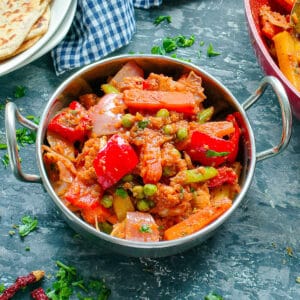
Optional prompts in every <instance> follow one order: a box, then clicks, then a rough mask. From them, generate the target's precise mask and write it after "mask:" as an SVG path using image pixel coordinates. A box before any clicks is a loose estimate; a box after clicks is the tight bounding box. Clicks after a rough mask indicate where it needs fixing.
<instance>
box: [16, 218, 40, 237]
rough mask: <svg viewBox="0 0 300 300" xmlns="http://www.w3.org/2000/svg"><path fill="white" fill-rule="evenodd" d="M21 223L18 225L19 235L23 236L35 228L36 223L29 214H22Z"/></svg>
mask: <svg viewBox="0 0 300 300" xmlns="http://www.w3.org/2000/svg"><path fill="white" fill-rule="evenodd" d="M22 223H23V224H22V225H20V226H19V235H20V236H21V237H25V236H26V235H28V234H29V233H30V232H31V231H33V230H35V229H36V228H37V225H38V220H37V219H32V218H31V217H30V216H24V217H23V218H22Z"/></svg>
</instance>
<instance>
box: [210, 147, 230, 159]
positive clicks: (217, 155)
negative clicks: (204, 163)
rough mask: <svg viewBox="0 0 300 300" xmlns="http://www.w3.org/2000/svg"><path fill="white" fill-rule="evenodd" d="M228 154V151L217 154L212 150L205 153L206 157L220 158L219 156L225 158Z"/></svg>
mask: <svg viewBox="0 0 300 300" xmlns="http://www.w3.org/2000/svg"><path fill="white" fill-rule="evenodd" d="M228 154H229V152H228V151H223V152H217V151H214V150H211V149H208V150H206V152H205V156H206V157H221V156H226V155H228Z"/></svg>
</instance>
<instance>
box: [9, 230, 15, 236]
mask: <svg viewBox="0 0 300 300" xmlns="http://www.w3.org/2000/svg"><path fill="white" fill-rule="evenodd" d="M15 233H16V232H15V231H14V230H10V231H9V232H8V234H9V235H10V236H13V235H15Z"/></svg>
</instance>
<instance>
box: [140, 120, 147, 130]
mask: <svg viewBox="0 0 300 300" xmlns="http://www.w3.org/2000/svg"><path fill="white" fill-rule="evenodd" d="M148 124H149V121H148V120H142V121H139V122H138V124H137V125H138V128H140V129H145V128H146V127H147V126H148Z"/></svg>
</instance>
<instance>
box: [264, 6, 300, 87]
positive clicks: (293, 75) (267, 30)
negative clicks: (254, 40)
mask: <svg viewBox="0 0 300 300" xmlns="http://www.w3.org/2000/svg"><path fill="white" fill-rule="evenodd" d="M267 2H268V3H267V4H264V5H262V6H261V7H260V10H259V14H260V28H261V33H262V36H263V37H264V39H265V41H266V45H267V47H268V49H269V52H270V54H271V55H272V57H273V58H274V59H275V61H276V63H277V64H278V66H279V68H280V70H281V71H282V73H283V74H284V75H285V77H286V78H287V79H288V80H289V81H290V83H291V84H292V85H293V86H294V87H295V88H296V89H297V90H298V91H300V68H299V62H300V40H299V37H298V36H297V34H296V33H295V31H294V30H293V26H292V25H291V22H290V20H291V19H293V22H294V23H298V22H300V20H298V18H297V16H296V15H291V14H290V13H291V10H292V7H293V4H294V2H295V0H274V1H267ZM269 3H270V5H269Z"/></svg>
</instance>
